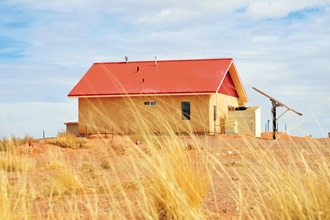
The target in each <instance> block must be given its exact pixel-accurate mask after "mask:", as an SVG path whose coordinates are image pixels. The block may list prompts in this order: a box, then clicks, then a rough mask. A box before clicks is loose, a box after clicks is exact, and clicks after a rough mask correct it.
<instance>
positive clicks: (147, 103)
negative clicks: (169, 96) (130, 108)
mask: <svg viewBox="0 0 330 220" xmlns="http://www.w3.org/2000/svg"><path fill="white" fill-rule="evenodd" d="M144 105H157V102H156V101H147V102H144Z"/></svg>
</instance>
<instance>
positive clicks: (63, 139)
mask: <svg viewBox="0 0 330 220" xmlns="http://www.w3.org/2000/svg"><path fill="white" fill-rule="evenodd" d="M46 143H48V144H53V145H57V146H59V147H63V148H74V149H78V148H85V147H86V146H87V141H86V140H85V139H82V138H78V137H76V136H75V135H73V134H71V133H59V134H58V135H57V137H56V138H54V139H49V140H47V141H46Z"/></svg>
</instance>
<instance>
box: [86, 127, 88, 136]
mask: <svg viewBox="0 0 330 220" xmlns="http://www.w3.org/2000/svg"><path fill="white" fill-rule="evenodd" d="M86 138H88V133H87V126H86Z"/></svg>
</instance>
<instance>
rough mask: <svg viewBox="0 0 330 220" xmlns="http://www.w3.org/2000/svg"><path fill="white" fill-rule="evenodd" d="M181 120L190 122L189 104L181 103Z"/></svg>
mask: <svg viewBox="0 0 330 220" xmlns="http://www.w3.org/2000/svg"><path fill="white" fill-rule="evenodd" d="M181 112H182V120H190V102H181Z"/></svg>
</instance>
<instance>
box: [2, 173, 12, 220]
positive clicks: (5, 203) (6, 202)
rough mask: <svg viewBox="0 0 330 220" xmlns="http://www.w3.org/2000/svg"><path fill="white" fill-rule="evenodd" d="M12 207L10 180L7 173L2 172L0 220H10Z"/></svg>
mask: <svg viewBox="0 0 330 220" xmlns="http://www.w3.org/2000/svg"><path fill="white" fill-rule="evenodd" d="M10 216H11V207H10V199H9V198H8V180H7V175H6V173H5V172H3V171H1V170H0V219H4V220H6V219H10Z"/></svg>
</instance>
